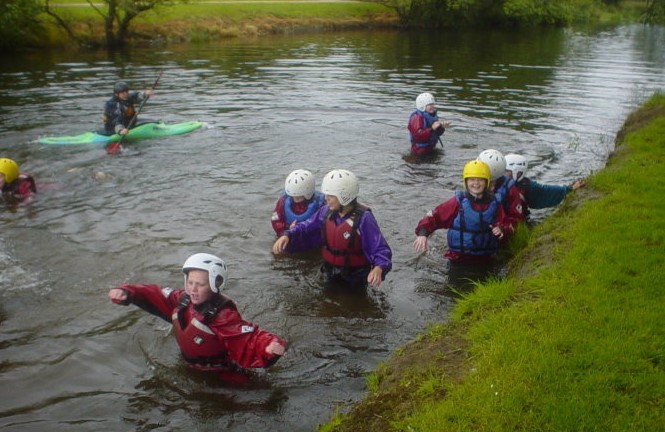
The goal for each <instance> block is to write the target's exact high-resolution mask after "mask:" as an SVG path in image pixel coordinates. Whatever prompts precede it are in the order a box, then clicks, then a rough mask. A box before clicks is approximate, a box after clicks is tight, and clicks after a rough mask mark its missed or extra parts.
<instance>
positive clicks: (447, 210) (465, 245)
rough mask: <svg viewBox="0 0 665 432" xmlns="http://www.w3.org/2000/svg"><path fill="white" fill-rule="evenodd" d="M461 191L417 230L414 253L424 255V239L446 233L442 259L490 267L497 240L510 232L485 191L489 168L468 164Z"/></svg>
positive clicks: (498, 204) (493, 198) (495, 201)
mask: <svg viewBox="0 0 665 432" xmlns="http://www.w3.org/2000/svg"><path fill="white" fill-rule="evenodd" d="M462 178H463V181H464V191H457V192H455V195H454V196H453V197H451V198H450V199H448V200H447V201H444V202H443V203H441V204H439V205H438V206H436V207H435V208H434V209H433V210H431V211H430V212H428V213H427V215H425V217H423V218H422V219H420V221H419V222H418V225H417V226H416V230H415V231H416V240H415V241H414V242H413V247H414V249H415V250H416V252H425V251H427V237H428V236H429V235H430V234H432V233H433V232H434V231H436V230H438V229H441V228H445V229H447V230H448V233H447V236H448V250H447V251H446V253H445V255H444V257H445V258H447V259H448V260H449V261H450V262H457V263H461V264H483V263H489V262H490V261H491V259H492V257H493V256H494V255H496V253H497V251H498V248H499V240H501V239H502V238H503V236H504V235H506V234H508V233H511V232H512V229H513V227H512V225H511V224H510V220H509V219H508V218H507V217H506V214H505V212H504V210H503V206H502V205H501V202H500V201H499V200H498V199H497V197H496V196H495V195H494V194H493V193H491V192H490V191H489V189H488V186H489V183H490V168H489V166H488V165H487V164H486V163H484V162H482V161H478V160H474V161H470V162H467V164H466V165H464V170H463V171H462Z"/></svg>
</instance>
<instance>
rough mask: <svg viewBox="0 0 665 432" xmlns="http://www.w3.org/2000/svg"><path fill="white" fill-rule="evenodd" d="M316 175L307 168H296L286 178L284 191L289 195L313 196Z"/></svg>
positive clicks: (306, 197)
mask: <svg viewBox="0 0 665 432" xmlns="http://www.w3.org/2000/svg"><path fill="white" fill-rule="evenodd" d="M315 186H316V182H315V181H314V175H312V173H311V172H309V171H307V170H295V171H293V172H292V173H291V174H289V176H288V177H287V178H286V181H285V182H284V191H285V192H286V194H287V195H289V196H292V197H294V196H304V197H305V199H310V198H312V195H314V187H315Z"/></svg>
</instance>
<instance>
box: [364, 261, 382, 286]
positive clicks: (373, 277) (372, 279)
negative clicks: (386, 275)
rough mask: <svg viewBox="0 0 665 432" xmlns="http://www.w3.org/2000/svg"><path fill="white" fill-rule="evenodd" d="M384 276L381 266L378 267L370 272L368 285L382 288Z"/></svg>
mask: <svg viewBox="0 0 665 432" xmlns="http://www.w3.org/2000/svg"><path fill="white" fill-rule="evenodd" d="M382 274H383V269H382V268H381V267H379V266H376V267H374V268H373V269H372V271H370V272H369V274H368V275H367V283H368V284H370V285H371V286H373V287H377V288H378V287H379V286H381V275H382Z"/></svg>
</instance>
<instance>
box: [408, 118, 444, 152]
mask: <svg viewBox="0 0 665 432" xmlns="http://www.w3.org/2000/svg"><path fill="white" fill-rule="evenodd" d="M414 114H415V115H417V116H418V117H420V118H421V120H422V123H421V128H423V129H430V128H431V127H432V125H433V124H434V122H437V121H439V116H438V115H437V114H436V112H435V113H434V114H430V113H428V112H427V111H420V110H415V111H414V112H413V113H411V115H414ZM438 141H439V135H437V134H436V133H434V131H432V133H430V134H429V140H428V141H427V142H413V141H412V142H413V144H415V145H416V147H418V148H426V147H435V146H436V143H437V142H438Z"/></svg>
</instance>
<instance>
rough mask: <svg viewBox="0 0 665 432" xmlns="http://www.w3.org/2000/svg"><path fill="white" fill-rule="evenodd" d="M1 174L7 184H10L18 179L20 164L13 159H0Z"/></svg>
mask: <svg viewBox="0 0 665 432" xmlns="http://www.w3.org/2000/svg"><path fill="white" fill-rule="evenodd" d="M0 173H2V174H4V175H5V183H7V184H9V183H11V182H13V181H14V180H16V179H17V178H18V164H17V163H16V162H14V161H13V160H11V159H7V158H1V159H0Z"/></svg>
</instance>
